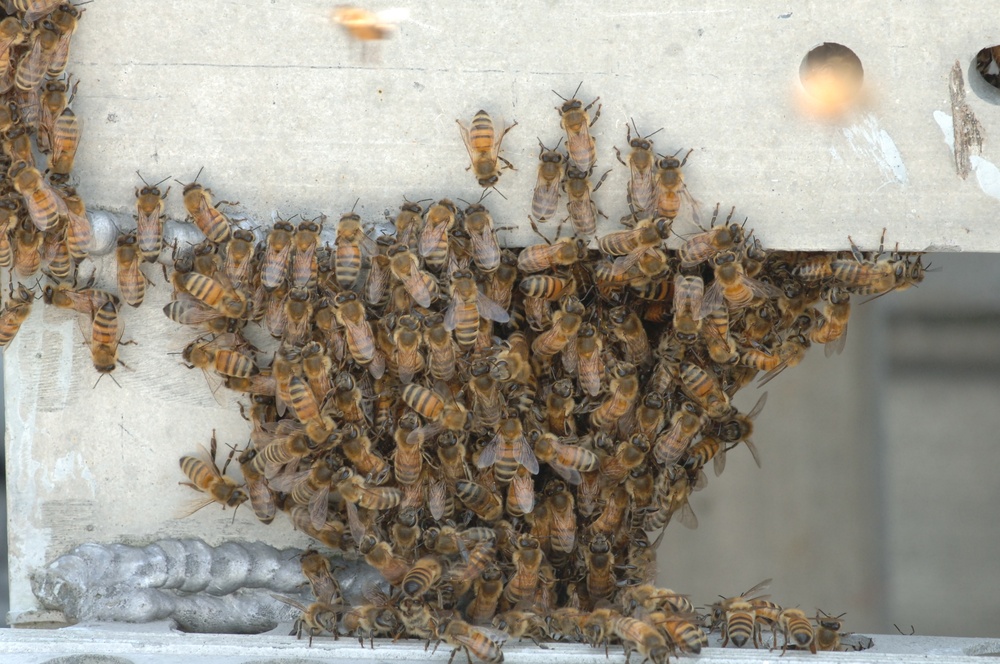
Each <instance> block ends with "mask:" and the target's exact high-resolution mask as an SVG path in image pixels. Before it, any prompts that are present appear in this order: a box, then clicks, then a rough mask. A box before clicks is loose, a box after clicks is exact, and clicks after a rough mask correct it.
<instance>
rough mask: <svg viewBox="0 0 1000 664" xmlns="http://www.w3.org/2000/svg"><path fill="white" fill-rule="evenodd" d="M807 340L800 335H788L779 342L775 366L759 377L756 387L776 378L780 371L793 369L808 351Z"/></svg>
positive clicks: (808, 344)
mask: <svg viewBox="0 0 1000 664" xmlns="http://www.w3.org/2000/svg"><path fill="white" fill-rule="evenodd" d="M809 346H810V343H809V339H807V338H806V337H805V336H803V335H801V334H793V335H790V336H789V337H788V338H787V339H785V340H784V341H782V342H781V345H780V346H778V353H777V359H778V360H779V361H778V364H777V366H775V367H773V368H771V369H770V370H769V371H768V372H767V373H766V374H764V375H763V376H761V379H760V380H759V381H757V386H758V387H760V386H762V385H765V384H767V383H768V382H770V381H771V380H773V379H774V378H776V377H777V376H778V374H780V373H781V372H782V371H784V370H785V369H787V368H788V367H794V366H795V365H797V364H798V363H799V362H801V361H802V358H804V357H805V354H806V351H807V350H809Z"/></svg>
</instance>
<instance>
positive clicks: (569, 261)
mask: <svg viewBox="0 0 1000 664" xmlns="http://www.w3.org/2000/svg"><path fill="white" fill-rule="evenodd" d="M586 256H587V245H586V243H585V242H584V241H583V240H580V239H576V240H574V239H573V238H569V237H566V238H562V239H560V240H556V241H555V242H554V243H552V244H536V245H532V246H530V247H525V248H524V249H522V250H521V253H520V254H518V257H517V269H518V270H520V271H521V272H523V273H524V274H534V273H536V272H542V271H543V270H549V269H552V268H556V267H568V266H570V265H575V264H576V263H577V262H579V261H580V260H582V259H583V258H585V257H586Z"/></svg>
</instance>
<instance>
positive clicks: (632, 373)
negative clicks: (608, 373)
mask: <svg viewBox="0 0 1000 664" xmlns="http://www.w3.org/2000/svg"><path fill="white" fill-rule="evenodd" d="M639 389H640V388H639V377H638V376H637V375H636V370H635V365H633V364H630V363H628V362H622V363H620V364H619V365H618V366H617V367H615V369H614V372H613V375H612V378H611V384H610V386H609V388H608V397H607V398H606V399H605V400H604V401H602V402H601V404H600V406H598V407H597V410H595V411H594V412H592V413H591V414H590V423H591V425H592V426H593V427H594V428H595V429H599V430H601V431H610V430H611V429H612V428H614V427H616V426H617V425H618V420H620V419H622V418H624V417H625V416H626V414H628V413H629V412H630V411H631V410H632V409H633V408H634V407H635V402H636V401H637V400H638V398H639Z"/></svg>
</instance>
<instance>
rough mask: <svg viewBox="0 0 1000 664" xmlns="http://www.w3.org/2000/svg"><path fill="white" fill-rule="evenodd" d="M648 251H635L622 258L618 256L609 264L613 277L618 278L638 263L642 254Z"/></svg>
mask: <svg viewBox="0 0 1000 664" xmlns="http://www.w3.org/2000/svg"><path fill="white" fill-rule="evenodd" d="M647 251H649V250H648V249H637V250H635V251H630V252H629V253H627V254H625V255H624V256H619V257H618V258H616V259H615V261H614V263H612V264H611V274H612V275H613V276H615V277H620V276H622V275H623V274H625V273H626V272H628V271H629V270H631V269H632V268H633V267H635V266H636V264H637V263H638V262H639V259H640V258H641V257H642V255H643V254H644V253H646V252H647Z"/></svg>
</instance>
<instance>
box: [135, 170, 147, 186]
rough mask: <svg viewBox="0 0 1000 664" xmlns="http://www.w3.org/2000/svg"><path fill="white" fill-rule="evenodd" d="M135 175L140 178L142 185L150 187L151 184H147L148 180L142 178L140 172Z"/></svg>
mask: <svg viewBox="0 0 1000 664" xmlns="http://www.w3.org/2000/svg"><path fill="white" fill-rule="evenodd" d="M135 174H136V175H138V176H139V179H140V180H142V183H143V184H144V185H146V186H147V187H148V186H149V183H148V182H146V178H144V177H142V174H141V173H140V172H139V171H138V170H136V172H135Z"/></svg>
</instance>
